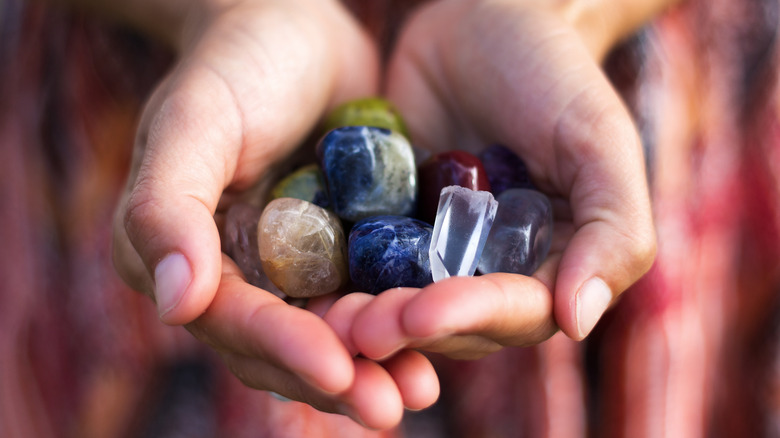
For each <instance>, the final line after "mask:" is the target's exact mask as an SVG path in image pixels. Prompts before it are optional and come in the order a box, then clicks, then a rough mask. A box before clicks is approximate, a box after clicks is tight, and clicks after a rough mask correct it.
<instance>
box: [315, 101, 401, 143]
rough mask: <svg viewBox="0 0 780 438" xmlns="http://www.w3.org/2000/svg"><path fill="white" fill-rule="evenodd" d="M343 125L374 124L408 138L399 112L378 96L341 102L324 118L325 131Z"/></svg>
mask: <svg viewBox="0 0 780 438" xmlns="http://www.w3.org/2000/svg"><path fill="white" fill-rule="evenodd" d="M343 126H375V127H377V128H385V129H389V130H391V131H396V132H398V133H400V134H402V135H403V136H404V137H406V138H409V131H407V129H406V124H405V123H404V120H403V118H402V117H401V114H400V113H399V112H398V110H397V109H396V108H395V107H394V106H393V104H392V103H390V102H389V101H387V100H385V99H382V98H379V97H367V98H364V99H357V100H352V101H349V102H346V103H343V104H341V105H340V106H338V107H337V108H336V109H334V110H333V112H331V113H330V116H328V118H327V119H326V120H325V124H324V130H325V132H328V131H330V130H331V129H336V128H341V127H343Z"/></svg>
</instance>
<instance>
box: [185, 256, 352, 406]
mask: <svg viewBox="0 0 780 438" xmlns="http://www.w3.org/2000/svg"><path fill="white" fill-rule="evenodd" d="M224 266H226V272H225V274H224V275H223V277H222V278H223V280H222V283H221V284H220V286H219V291H218V293H217V294H216V296H215V297H214V300H213V301H212V303H211V305H210V306H209V308H208V310H207V311H206V312H205V313H204V314H203V316H201V317H200V318H198V319H197V320H196V321H195V322H193V323H191V324H188V325H187V329H188V330H190V331H191V332H192V333H193V334H194V335H195V336H196V337H197V338H198V339H200V340H201V341H203V342H206V343H207V344H209V345H211V346H212V347H213V348H215V349H217V350H218V351H222V352H227V353H234V354H239V355H242V356H247V357H251V358H258V359H262V360H265V361H268V362H270V363H272V364H274V365H275V366H276V367H278V368H280V369H283V370H288V371H289V372H290V373H292V374H294V375H297V376H300V378H302V379H303V380H304V381H305V382H307V383H308V384H309V385H311V386H313V387H314V388H317V389H319V390H320V391H323V392H326V393H331V394H336V393H341V392H344V391H346V390H347V389H348V388H349V387H350V386H351V385H352V383H353V381H354V376H355V374H354V367H353V364H352V359H351V356H350V354H349V352H348V351H347V350H346V348H344V346H343V345H342V343H341V341H340V340H339V338H338V336H337V335H336V334H335V333H334V332H333V330H331V329H330V327H329V326H328V325H327V323H325V321H323V320H322V319H321V318H319V317H318V316H317V315H315V314H313V313H311V312H309V311H307V310H304V309H300V308H297V307H294V306H290V305H288V304H286V303H285V302H284V301H282V300H281V299H279V298H277V297H276V296H274V295H272V294H270V293H268V292H264V291H262V290H260V289H257V288H255V287H253V286H251V285H249V284H247V283H246V282H244V281H243V279H242V278H241V276H240V274H239V272H238V268H237V267H236V266H235V265H234V264H232V263H231V262H230V261H229V260H225V263H224Z"/></svg>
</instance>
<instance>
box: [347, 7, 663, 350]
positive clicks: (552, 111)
mask: <svg viewBox="0 0 780 438" xmlns="http://www.w3.org/2000/svg"><path fill="white" fill-rule="evenodd" d="M568 3H576V2H568ZM565 12H566V11H565V10H564V9H562V8H558V7H557V6H555V2H541V3H540V2H537V1H523V0H519V1H518V0H511V1H509V0H468V1H464V0H459V1H454V0H443V1H439V2H435V3H431V4H430V5H428V6H426V7H424V8H423V9H421V10H420V11H419V12H418V13H417V14H416V15H415V16H414V17H413V18H412V19H411V21H410V22H409V24H408V26H407V27H406V29H405V30H404V31H403V32H402V36H401V37H400V40H399V43H398V46H397V48H396V52H395V54H394V56H393V58H392V60H391V63H390V66H389V72H388V85H387V93H388V97H389V99H390V100H392V101H393V102H395V103H396V104H397V106H398V107H399V109H400V111H401V113H402V114H404V116H405V118H406V120H407V124H408V127H409V129H410V131H411V135H412V140H413V142H414V143H415V144H416V145H418V146H422V147H427V148H430V149H433V150H439V151H440V150H444V149H450V148H460V149H466V150H472V151H478V150H480V149H481V148H484V147H486V146H488V145H490V144H491V143H494V142H498V143H502V144H504V145H507V146H508V147H510V148H512V149H513V150H514V151H516V152H517V153H518V155H520V156H521V157H522V158H523V159H524V160H525V161H526V163H527V165H528V168H529V171H530V173H531V175H532V177H533V180H534V182H535V183H536V184H537V186H538V187H539V188H540V189H541V190H542V191H543V192H545V193H547V194H548V195H549V196H550V197H551V198H553V205H554V210H555V219H556V222H555V224H554V225H555V226H554V238H553V248H552V250H551V253H550V255H549V257H548V258H547V260H546V261H545V262H544V264H543V265H542V266H541V267H540V269H539V270H538V272H536V273H535V274H534V275H533V276H531V277H524V276H520V275H511V274H491V275H485V276H481V277H473V278H450V279H447V280H445V281H442V282H440V283H438V284H434V285H430V286H428V287H426V288H423V289H421V290H414V289H397V290H390V291H387V292H384V293H382V294H380V295H379V296H378V297H376V298H375V299H365V298H358V297H345V299H344V301H346V302H345V303H341V302H339V303H337V304H336V306H335V307H334V309H333V311H334V312H340V309H339V308H340V307H341V306H342V305H343V306H345V308H349V312H347V311H344V312H343V313H344V314H348V316H345V317H346V318H350V319H352V320H353V327H352V329H351V330H352V336H353V341H354V343H355V345H356V347H357V348H358V349H359V350H360V351H361V352H362V353H364V354H365V355H366V356H367V357H369V358H384V357H389V356H390V355H392V354H393V353H394V352H395V351H398V350H399V349H402V348H406V347H417V348H423V349H425V350H429V351H438V352H443V353H446V354H448V355H450V356H454V357H480V356H482V355H485V354H488V353H490V352H492V351H495V350H497V349H500V348H502V347H503V346H507V345H529V344H534V343H538V342H541V341H543V340H545V339H547V338H548V337H549V336H551V335H552V334H553V333H554V332H555V331H556V330H557V328H556V327H559V328H560V329H561V330H563V331H564V332H565V333H566V334H567V335H568V336H570V337H571V338H573V339H577V340H580V339H583V338H584V337H585V336H587V335H588V333H589V332H590V331H591V329H592V328H593V326H594V325H595V324H596V322H597V321H598V319H599V318H600V317H601V315H602V313H603V312H604V311H605V310H606V309H607V307H608V306H609V305H610V304H611V303H612V302H613V301H614V299H615V297H616V296H618V295H619V294H620V293H621V292H622V291H624V290H625V289H626V288H628V287H629V286H630V285H631V284H632V283H634V282H635V281H636V280H637V279H639V278H640V277H641V276H642V275H643V274H644V273H645V272H646V271H647V270H648V269H649V267H650V265H651V264H652V261H653V259H654V254H655V234H654V229H653V223H652V216H651V210H650V201H649V195H648V186H647V182H646V177H645V171H644V166H645V164H644V160H643V152H642V148H641V144H640V141H639V138H638V135H637V132H636V130H635V128H634V125H633V123H632V119H631V117H630V116H629V114H628V112H627V111H626V109H625V108H624V106H623V104H622V103H621V100H620V98H619V96H618V95H617V93H616V92H615V90H614V89H613V88H612V87H611V85H610V83H609V82H608V80H607V78H606V77H605V76H604V74H603V73H602V71H601V69H600V68H599V63H598V56H599V55H600V54H601V53H603V52H605V50H604V47H602V46H600V45H599V41H600V40H599V39H598V38H590V37H588V34H583V33H582V30H581V27H580V26H575V25H574V24H573V23H572V22H570V21H569V16H568V15H567V14H566V13H565ZM602 34H605V33H603V32H602ZM352 300H364V301H365V302H364V303H363V305H362V306H360V308H356V306H354V305H353V304H352V303H350V301H352Z"/></svg>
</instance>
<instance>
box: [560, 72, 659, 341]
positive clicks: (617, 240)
mask: <svg viewBox="0 0 780 438" xmlns="http://www.w3.org/2000/svg"><path fill="white" fill-rule="evenodd" d="M556 132H557V136H556V141H555V143H556V148H557V149H558V153H559V156H564V157H566V156H568V159H566V160H565V162H566V163H568V165H569V166H572V169H573V170H572V172H570V173H569V176H570V177H569V178H567V177H565V176H564V177H561V180H563V181H565V183H564V185H565V186H566V187H568V190H567V191H568V193H569V196H568V197H569V204H570V208H571V225H573V228H574V234H573V235H572V236H571V240H570V241H569V242H568V244H567V246H566V248H565V250H564V251H563V254H562V257H561V260H560V265H559V266H558V274H557V277H556V283H555V310H554V312H555V317H556V321H557V323H558V325H559V326H560V328H561V330H563V331H564V332H565V333H566V334H567V335H568V336H569V337H571V338H573V339H576V340H581V339H583V338H585V337H586V336H587V335H588V334H589V333H590V331H591V330H592V329H593V327H594V326H595V325H596V323H597V322H598V320H599V319H600V318H601V316H602V314H603V313H604V311H605V310H606V309H607V308H608V307H609V306H610V304H611V303H612V301H613V299H614V297H616V296H617V295H619V294H621V293H622V292H623V291H624V290H626V289H627V288H628V287H629V286H631V284H633V283H634V282H636V281H637V280H638V279H639V278H640V277H641V276H642V275H644V273H645V272H647V270H648V269H649V268H650V266H651V265H652V262H653V260H654V258H655V251H656V236H655V229H654V226H653V220H652V211H651V205H650V197H649V190H648V183H647V177H646V174H645V163H644V160H643V153H642V146H641V142H640V140H639V137H638V134H637V132H636V129H635V128H634V125H633V122H632V119H631V117H630V116H629V114H628V112H627V111H626V110H625V108H624V107H623V106H622V104H621V102H620V101H619V99H618V98H617V96H616V95H615V93H614V91H612V90H611V89H610V88H609V86H608V84H607V83H606V82H602V83H601V84H600V86H593V87H591V88H589V89H588V90H587V91H584V92H582V93H581V94H579V97H578V98H576V99H574V100H573V101H572V102H571V103H570V104H569V105H568V106H567V109H566V110H565V111H564V112H563V113H562V114H561V117H560V119H559V121H558V124H557V129H556Z"/></svg>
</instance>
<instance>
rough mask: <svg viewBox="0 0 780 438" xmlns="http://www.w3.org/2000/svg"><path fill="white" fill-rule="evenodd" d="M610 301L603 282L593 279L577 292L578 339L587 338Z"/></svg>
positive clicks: (610, 292) (596, 278)
mask: <svg viewBox="0 0 780 438" xmlns="http://www.w3.org/2000/svg"><path fill="white" fill-rule="evenodd" d="M611 301H612V291H611V290H609V286H607V284H606V283H604V281H603V280H602V279H600V278H598V277H593V278H591V279H590V280H588V281H586V282H585V283H584V284H583V285H582V287H581V288H580V291H579V292H577V298H576V307H577V311H576V314H577V331H579V335H580V338H585V337H586V336H588V334H589V333H590V331H591V330H593V327H595V326H596V323H597V322H598V321H599V319H600V318H601V315H603V314H604V311H605V310H607V307H609V303H610V302H611Z"/></svg>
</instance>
